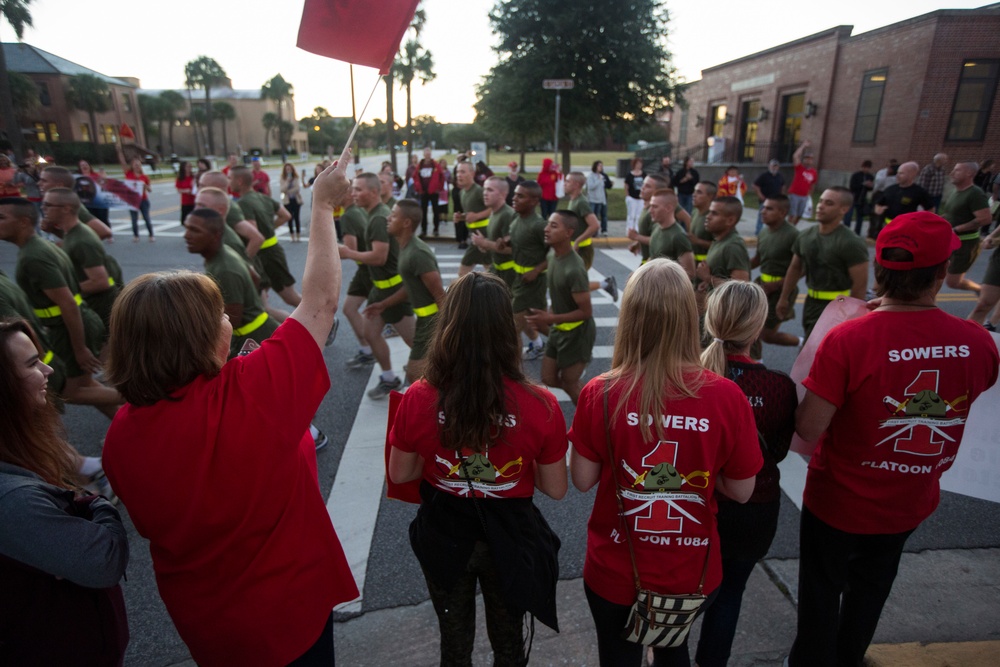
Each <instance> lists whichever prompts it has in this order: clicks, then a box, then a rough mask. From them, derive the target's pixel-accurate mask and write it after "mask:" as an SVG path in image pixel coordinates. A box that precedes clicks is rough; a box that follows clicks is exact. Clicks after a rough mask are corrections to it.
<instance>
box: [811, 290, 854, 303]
mask: <svg viewBox="0 0 1000 667" xmlns="http://www.w3.org/2000/svg"><path fill="white" fill-rule="evenodd" d="M806 293H807V294H808V295H809V296H811V297H812V298H814V299H819V300H821V301H833V300H834V299H836V298H837V297H838V296H850V295H851V290H848V289H845V290H841V291H839V292H825V291H823V290H817V289H811V290H808V291H807V292H806Z"/></svg>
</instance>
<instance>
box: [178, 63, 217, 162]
mask: <svg viewBox="0 0 1000 667" xmlns="http://www.w3.org/2000/svg"><path fill="white" fill-rule="evenodd" d="M225 80H226V70H224V69H222V65H220V64H219V63H218V62H216V60H215V59H214V58H209V57H208V56H198V57H197V58H195V59H194V60H192V61H190V62H189V63H187V64H186V65H184V82H185V84H186V85H187V86H188V88H189V89H190V88H203V89H204V90H205V117H206V119H207V122H206V123H205V127H207V128H208V152H209V153H211V154H213V155H214V154H215V137H214V135H213V133H212V121H211V118H212V117H213V115H212V88H215V87H217V86H219V85H221V84H222V83H223V82H224V81H225ZM198 154H199V155H201V151H200V150H199V151H198Z"/></svg>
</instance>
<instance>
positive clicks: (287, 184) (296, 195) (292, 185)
mask: <svg viewBox="0 0 1000 667" xmlns="http://www.w3.org/2000/svg"><path fill="white" fill-rule="evenodd" d="M280 188H281V203H282V204H283V205H284V206H285V208H286V209H288V212H289V213H291V215H292V217H291V219H290V220H289V221H288V231H289V235H290V236H291V237H292V242H293V243H298V242H299V240H300V239H301V237H302V222H301V221H300V219H299V212H300V211H301V209H302V193H301V190H300V186H299V174H298V172H296V171H295V165H293V164H290V163H288V162H286V163H285V164H284V165H283V166H282V167H281V183H280ZM338 217H339V216H338Z"/></svg>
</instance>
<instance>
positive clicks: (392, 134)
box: [384, 0, 427, 171]
mask: <svg viewBox="0 0 1000 667" xmlns="http://www.w3.org/2000/svg"><path fill="white" fill-rule="evenodd" d="M421 1H422V0H421ZM417 5H418V6H417V10H416V11H415V12H414V13H413V20H412V21H411V22H410V27H409V29H410V30H412V31H413V36H414V39H417V40H419V39H420V33H421V32H422V31H423V29H424V24H425V23H427V12H426V11H425V10H424V8H423V7H420V6H419V5H420V3H417ZM399 65H400V63H399V60H398V59H397V60H396V62H394V63H393V64H392V67H390V68H389V73H388V74H387V75H386V76H385V77H384V78H385V128H386V136H387V138H388V143H389V161H390V162H392V170H393V171H396V121H395V118H394V116H395V114H394V112H393V104H394V103H393V99H392V98H393V86H395V85H396V79H398V78H400V72H399Z"/></svg>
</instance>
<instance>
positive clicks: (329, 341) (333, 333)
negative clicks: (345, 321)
mask: <svg viewBox="0 0 1000 667" xmlns="http://www.w3.org/2000/svg"><path fill="white" fill-rule="evenodd" d="M339 328H340V319H339V318H336V317H335V318H333V326H332V327H330V333H328V334H327V335H326V347H330V346H331V345H333V341H335V340H337V329H339Z"/></svg>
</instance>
